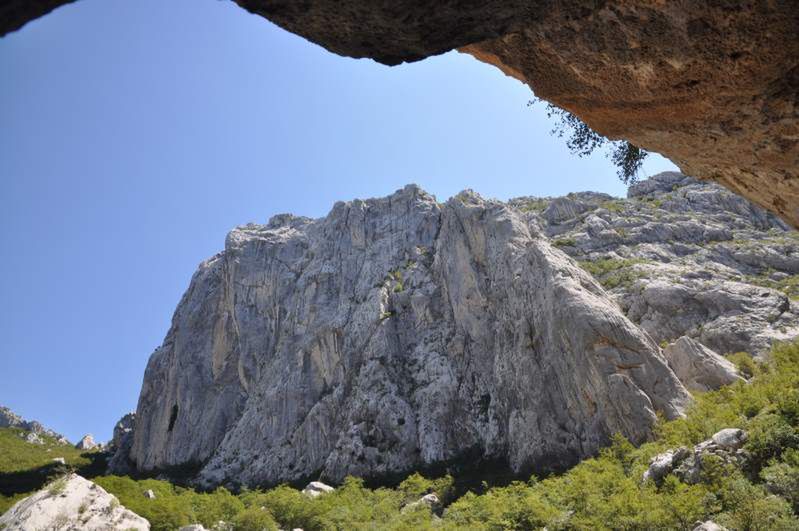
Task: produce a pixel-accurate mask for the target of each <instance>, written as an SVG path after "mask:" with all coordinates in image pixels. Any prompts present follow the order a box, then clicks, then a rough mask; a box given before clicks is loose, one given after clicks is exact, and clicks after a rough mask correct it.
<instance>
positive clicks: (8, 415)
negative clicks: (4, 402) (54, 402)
mask: <svg viewBox="0 0 799 531" xmlns="http://www.w3.org/2000/svg"><path fill="white" fill-rule="evenodd" d="M0 428H18V429H21V430H25V431H26V432H28V433H27V434H25V435H24V437H25V438H26V440H27V441H28V442H30V443H33V444H41V436H42V435H45V436H47V437H52V438H53V439H55V440H56V441H58V442H59V443H61V444H70V443H69V441H68V440H67V438H66V437H64V436H63V435H61V434H60V433H56V432H55V431H53V430H51V429H49V428H46V427H45V426H43V425H42V424H41V423H40V422H37V421H35V420H25V419H24V418H22V417H21V416H19V415H17V414H16V413H14V412H13V411H11V409H9V408H7V407H4V406H0Z"/></svg>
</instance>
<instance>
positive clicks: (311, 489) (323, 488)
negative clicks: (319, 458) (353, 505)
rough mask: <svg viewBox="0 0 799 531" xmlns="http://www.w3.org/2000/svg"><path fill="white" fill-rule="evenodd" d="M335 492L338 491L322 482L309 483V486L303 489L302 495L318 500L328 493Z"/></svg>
mask: <svg viewBox="0 0 799 531" xmlns="http://www.w3.org/2000/svg"><path fill="white" fill-rule="evenodd" d="M334 490H336V489H334V488H333V487H331V486H330V485H325V484H324V483H322V482H321V481H311V482H310V483H308V485H306V486H305V488H304V489H302V493H303V494H305V495H306V496H310V497H311V498H316V497H317V496H320V495H322V494H325V493H327V492H333V491H334Z"/></svg>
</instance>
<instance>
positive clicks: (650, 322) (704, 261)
mask: <svg viewBox="0 0 799 531" xmlns="http://www.w3.org/2000/svg"><path fill="white" fill-rule="evenodd" d="M565 201H568V203H569V205H570V206H569V208H568V209H566V208H565V207H564V206H563V204H564V202H565ZM509 204H510V205H511V206H512V207H513V208H515V209H517V210H519V211H520V212H522V213H524V214H525V215H527V216H528V218H530V219H532V220H533V221H532V222H534V223H537V224H538V225H539V226H540V227H541V229H542V231H543V232H544V233H545V234H547V235H548V236H549V237H550V238H552V241H553V243H554V244H555V246H557V247H559V248H560V249H562V250H563V251H565V252H566V253H567V254H569V255H570V256H571V257H572V258H574V259H576V260H577V261H578V262H579V263H580V265H581V266H582V267H584V268H586V270H588V271H590V272H592V273H593V274H594V275H595V277H596V278H597V280H599V281H600V282H601V283H602V285H603V286H604V287H605V289H606V290H608V291H609V292H610V293H611V294H612V295H613V296H614V297H615V299H616V301H617V302H618V303H619V305H620V306H621V307H622V309H623V310H624V312H625V314H626V315H627V317H629V318H630V319H631V320H632V321H634V322H635V323H637V324H639V325H640V326H641V327H642V328H643V329H644V330H646V332H647V333H649V335H650V336H651V337H652V338H654V339H655V340H656V341H657V342H658V343H659V344H660V343H663V344H664V345H665V344H666V343H669V342H673V341H676V340H678V339H679V338H680V337H682V336H687V337H689V338H691V339H694V340H696V341H698V342H699V343H701V344H702V345H704V346H705V347H707V348H709V349H711V350H712V351H714V352H716V353H718V354H721V355H726V354H729V353H733V352H739V351H745V352H748V353H750V354H753V355H762V354H764V353H765V352H766V351H768V349H769V348H770V346H771V345H772V344H773V343H774V342H775V341H787V340H791V339H793V338H795V337H797V336H799V308H798V307H797V299H798V298H799V233H797V232H796V231H794V230H791V229H789V227H788V226H787V225H786V224H785V223H783V222H782V221H780V220H779V219H778V218H777V217H775V216H774V215H772V214H770V213H769V212H767V211H765V210H763V209H761V208H759V207H757V206H755V205H753V204H752V203H750V202H748V201H746V200H745V199H743V198H741V197H739V196H737V195H735V194H733V193H731V192H730V191H728V190H726V189H724V188H723V187H721V186H719V185H716V184H712V183H707V182H703V181H698V180H696V179H693V178H691V177H686V176H685V175H682V174H680V173H675V172H666V173H661V174H658V175H655V176H653V177H651V178H650V179H647V180H644V181H642V182H639V183H637V184H635V185H633V186H631V187H630V189H629V192H628V197H627V198H625V199H620V198H615V197H612V196H609V195H607V194H597V193H594V192H578V193H573V194H569V195H568V196H567V197H565V198H540V197H523V198H518V199H513V200H511V201H510V202H509ZM554 211H556V212H558V214H557V215H553V212H554Z"/></svg>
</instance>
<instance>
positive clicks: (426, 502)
mask: <svg viewBox="0 0 799 531" xmlns="http://www.w3.org/2000/svg"><path fill="white" fill-rule="evenodd" d="M419 507H427V508H428V509H430V510H433V511H434V510H438V509H439V508H440V507H441V501H440V500H439V499H438V496H437V495H436V494H435V493H433V492H431V493H430V494H425V495H424V496H422V497H421V498H419V499H418V500H416V501H414V502H411V503H407V504H405V505H404V506H403V507H402V509H401V511H400V512H402V513H406V512H408V511H413V510H416V509H417V508H419Z"/></svg>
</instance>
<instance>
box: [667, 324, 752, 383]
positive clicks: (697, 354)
mask: <svg viewBox="0 0 799 531" xmlns="http://www.w3.org/2000/svg"><path fill="white" fill-rule="evenodd" d="M663 355H664V356H666V360H668V362H669V367H671V369H672V370H673V371H674V374H676V375H677V377H678V378H679V379H680V381H681V382H682V383H683V385H685V387H687V388H688V389H689V390H691V391H711V390H713V389H718V388H719V387H721V386H724V385H729V384H731V383H734V382H737V381H743V378H741V377H740V376H739V375H738V369H737V368H736V367H735V365H734V364H733V363H732V362H730V361H729V360H727V359H726V358H723V357H722V356H719V355H718V354H716V353H715V352H713V351H712V350H710V349H709V348H707V347H705V346H704V345H702V344H701V343H699V342H698V341H696V340H693V339H691V338H690V337H687V336H682V337H681V338H680V339H678V340H677V341H675V342H674V343H672V344H670V345H669V346H667V347H666V348H665V349H664V350H663Z"/></svg>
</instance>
